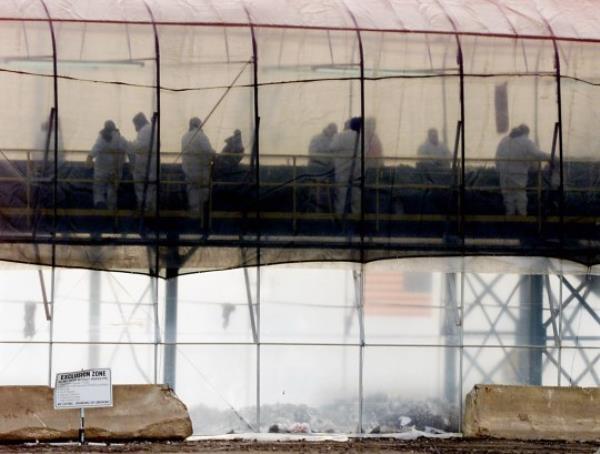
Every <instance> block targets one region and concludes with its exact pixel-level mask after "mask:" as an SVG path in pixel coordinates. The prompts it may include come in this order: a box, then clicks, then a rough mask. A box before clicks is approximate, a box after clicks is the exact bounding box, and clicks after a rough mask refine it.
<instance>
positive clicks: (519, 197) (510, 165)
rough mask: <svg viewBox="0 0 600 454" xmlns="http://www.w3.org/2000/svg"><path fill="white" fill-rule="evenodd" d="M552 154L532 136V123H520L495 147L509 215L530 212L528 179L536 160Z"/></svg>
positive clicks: (501, 187) (501, 184)
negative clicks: (530, 124)
mask: <svg viewBox="0 0 600 454" xmlns="http://www.w3.org/2000/svg"><path fill="white" fill-rule="evenodd" d="M547 159H549V156H548V155H547V154H546V153H544V152H542V151H540V150H539V149H538V147H537V146H536V145H535V144H534V143H533V142H532V141H531V139H529V127H528V126H527V125H524V124H522V125H520V126H518V127H516V128H513V129H512V130H511V132H510V134H509V135H508V136H506V137H504V138H503V139H502V140H501V141H500V143H499V144H498V148H497V150H496V170H497V171H498V176H499V178H500V190H501V192H502V199H503V201H504V208H505V212H506V214H507V215H513V214H516V215H522V216H525V215H526V214H527V179H528V173H529V169H530V168H531V167H532V166H533V165H534V164H535V163H536V161H541V160H547Z"/></svg>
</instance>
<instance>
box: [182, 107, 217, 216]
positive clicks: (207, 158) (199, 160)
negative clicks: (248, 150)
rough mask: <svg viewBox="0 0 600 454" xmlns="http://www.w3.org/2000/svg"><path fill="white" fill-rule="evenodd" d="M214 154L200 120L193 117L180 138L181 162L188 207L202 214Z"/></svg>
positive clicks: (207, 194)
mask: <svg viewBox="0 0 600 454" xmlns="http://www.w3.org/2000/svg"><path fill="white" fill-rule="evenodd" d="M215 156H216V153H215V151H214V150H213V148H212V146H211V144H210V141H209V140H208V137H207V136H206V134H204V131H202V121H201V120H200V119H199V118H198V117H193V118H191V119H190V122H189V129H188V131H187V132H186V133H185V134H184V135H183V137H182V138H181V164H182V168H183V173H184V174H185V181H186V186H187V196H188V208H189V209H190V211H191V212H192V213H193V214H194V215H196V216H197V215H202V213H203V209H204V206H205V204H206V202H207V201H208V196H209V190H210V188H209V183H210V171H211V165H212V162H213V160H214V158H215Z"/></svg>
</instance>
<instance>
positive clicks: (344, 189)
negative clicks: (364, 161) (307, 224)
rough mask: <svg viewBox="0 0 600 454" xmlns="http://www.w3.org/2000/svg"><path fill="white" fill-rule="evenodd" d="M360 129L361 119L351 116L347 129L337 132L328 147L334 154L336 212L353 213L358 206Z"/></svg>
mask: <svg viewBox="0 0 600 454" xmlns="http://www.w3.org/2000/svg"><path fill="white" fill-rule="evenodd" d="M361 129H362V119H361V118H360V117H354V118H352V119H351V120H350V124H349V129H345V130H344V131H342V132H341V133H339V134H337V135H336V136H335V137H334V138H333V140H332V141H331V145H330V147H329V150H330V152H331V153H332V154H333V156H334V160H333V164H334V170H335V185H336V188H335V193H336V197H335V212H336V213H337V214H345V213H355V212H357V211H358V210H359V208H360V176H361V144H360V131H361Z"/></svg>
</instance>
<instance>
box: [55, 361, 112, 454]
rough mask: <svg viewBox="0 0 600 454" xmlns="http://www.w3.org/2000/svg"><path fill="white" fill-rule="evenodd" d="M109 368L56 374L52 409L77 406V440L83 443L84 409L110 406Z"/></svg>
mask: <svg viewBox="0 0 600 454" xmlns="http://www.w3.org/2000/svg"><path fill="white" fill-rule="evenodd" d="M112 406H113V399H112V378H111V371H110V369H86V370H80V371H76V372H60V373H58V374H56V384H55V387H54V409H55V410H65V409H73V408H79V416H80V418H79V442H80V443H81V444H84V443H85V409H86V408H99V407H112Z"/></svg>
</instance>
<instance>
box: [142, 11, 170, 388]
mask: <svg viewBox="0 0 600 454" xmlns="http://www.w3.org/2000/svg"><path fill="white" fill-rule="evenodd" d="M144 5H145V7H146V10H147V11H148V15H149V16H150V19H151V21H152V31H153V33H154V61H155V65H156V87H155V90H156V92H155V96H156V112H155V117H156V121H154V118H153V121H152V139H151V140H150V150H148V153H149V158H148V166H150V159H151V158H152V150H153V149H154V140H155V139H154V137H155V136H156V171H155V172H154V175H153V176H152V178H153V180H154V184H155V185H156V191H155V194H156V195H155V197H156V200H155V207H154V210H155V211H154V213H155V219H154V221H155V222H154V226H155V228H156V231H155V235H156V237H155V240H156V241H155V250H154V272H153V273H151V274H152V276H153V280H154V282H153V283H152V284H153V292H154V293H153V298H154V301H155V345H154V381H155V382H156V381H157V380H158V342H159V341H160V327H159V322H158V277H159V275H160V228H159V226H160V225H161V224H160V124H161V118H162V117H161V102H160V40H159V37H158V29H157V27H156V20H155V18H154V13H153V12H152V8H150V5H148V3H147V2H146V1H145V0H144ZM146 181H148V175H147V174H146ZM145 198H146V191H144V201H143V202H142V216H143V212H144V210H145ZM142 222H143V218H142ZM148 249H149V250H150V246H148ZM173 273H174V275H175V277H176V276H177V274H178V269H171V270H169V269H167V289H166V292H167V298H166V300H167V304H166V308H165V311H166V314H165V342H166V344H165V351H164V365H163V381H164V382H165V383H166V384H168V385H169V386H170V387H171V388H173V389H175V381H176V370H175V367H176V351H177V345H175V342H176V340H177V279H176V278H173V279H170V280H169V275H170V274H173ZM171 281H172V282H171ZM169 285H172V286H174V289H172V288H170V287H169ZM173 293H174V296H173Z"/></svg>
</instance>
